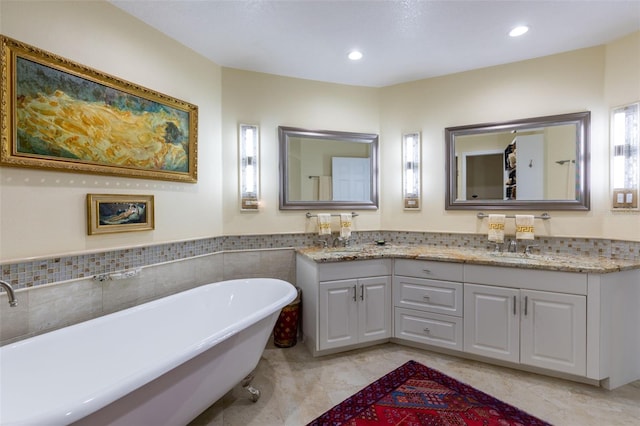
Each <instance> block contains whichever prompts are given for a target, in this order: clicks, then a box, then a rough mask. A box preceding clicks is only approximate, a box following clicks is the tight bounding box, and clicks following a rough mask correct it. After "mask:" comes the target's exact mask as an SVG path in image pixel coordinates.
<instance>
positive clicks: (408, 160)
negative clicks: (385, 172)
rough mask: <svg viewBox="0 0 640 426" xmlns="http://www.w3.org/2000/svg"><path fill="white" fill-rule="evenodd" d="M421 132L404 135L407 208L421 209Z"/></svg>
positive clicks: (404, 176)
mask: <svg viewBox="0 0 640 426" xmlns="http://www.w3.org/2000/svg"><path fill="white" fill-rule="evenodd" d="M420 159H421V149H420V133H418V132H415V133H406V134H405V135H403V136H402V176H403V179H402V180H403V182H402V194H403V198H404V209H405V210H420V207H421V205H420V194H421V193H422V190H421V182H422V178H421V174H422V173H421V171H420Z"/></svg>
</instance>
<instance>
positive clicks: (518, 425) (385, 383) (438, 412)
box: [308, 361, 549, 426]
mask: <svg viewBox="0 0 640 426" xmlns="http://www.w3.org/2000/svg"><path fill="white" fill-rule="evenodd" d="M316 425H317V426H319V425H332V426H339V425H345V426H346V425H349V426H370V425H397V426H400V425H402V426H418V425H420V426H427V425H428V426H462V425H474V426H475V425H482V426H491V425H496V426H542V425H547V426H549V423H547V422H544V421H542V420H540V419H538V418H536V417H533V416H531V415H529V414H527V413H525V412H524V411H522V410H519V409H517V408H515V407H513V406H511V405H509V404H506V403H504V402H502V401H500V400H498V399H496V398H494V397H492V396H490V395H487V394H486V393H484V392H481V391H479V390H477V389H475V388H472V387H471V386H468V385H465V384H464V383H460V382H459V381H457V380H455V379H452V378H451V377H449V376H446V375H444V374H442V373H440V372H439V371H436V370H433V369H431V368H428V367H425V366H424V365H422V364H420V363H417V362H415V361H408V362H407V363H406V364H404V365H402V366H400V367H398V368H397V369H395V370H393V371H392V372H391V373H389V374H387V375H385V376H384V377H381V378H380V379H378V380H376V381H375V382H373V383H371V384H370V385H369V386H367V387H366V388H364V389H362V390H361V391H359V392H358V393H356V394H355V395H353V396H351V397H349V398H347V399H345V400H344V401H342V402H341V403H340V404H338V405H336V406H335V407H333V408H332V409H330V410H329V411H327V412H326V413H324V414H323V415H321V416H320V417H318V418H317V419H315V420H314V421H312V422H311V423H309V425H308V426H316Z"/></svg>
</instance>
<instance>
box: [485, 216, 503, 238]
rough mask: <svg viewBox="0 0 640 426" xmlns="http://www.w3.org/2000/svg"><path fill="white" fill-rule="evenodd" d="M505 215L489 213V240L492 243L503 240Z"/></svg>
mask: <svg viewBox="0 0 640 426" xmlns="http://www.w3.org/2000/svg"><path fill="white" fill-rule="evenodd" d="M505 217H506V216H505V215H503V214H490V215H489V221H488V224H489V232H488V235H487V236H488V237H489V241H492V242H494V243H503V242H504V221H505Z"/></svg>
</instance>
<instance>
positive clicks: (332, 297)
mask: <svg viewBox="0 0 640 426" xmlns="http://www.w3.org/2000/svg"><path fill="white" fill-rule="evenodd" d="M296 270H297V285H298V286H299V287H300V288H301V289H302V332H303V339H304V342H305V344H306V345H307V347H308V348H309V350H310V351H311V352H312V354H313V355H314V356H317V355H323V354H327V353H334V352H339V351H341V350H348V349H353V348H356V347H362V346H367V345H369V344H374V343H378V342H384V341H388V340H389V339H390V337H391V324H392V321H391V303H392V302H391V271H392V261H391V260H390V259H374V260H355V261H347V262H330V263H316V262H314V261H311V260H309V259H307V258H305V257H304V256H300V255H298V256H297V265H296Z"/></svg>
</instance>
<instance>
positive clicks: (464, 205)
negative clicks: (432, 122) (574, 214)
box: [445, 111, 591, 210]
mask: <svg viewBox="0 0 640 426" xmlns="http://www.w3.org/2000/svg"><path fill="white" fill-rule="evenodd" d="M590 125H591V113H590V112H589V111H585V112H576V113H570V114H561V115H550V116H544V117H534V118H526V119H520V120H513V121H506V122H496V123H484V124H473V125H465V126H456V127H448V128H446V129H445V144H446V166H445V168H446V185H447V186H446V191H445V192H446V194H445V197H446V200H445V208H446V209H447V210H472V209H473V210H481V209H482V210H484V209H488V210H491V209H494V210H498V209H499V210H589V208H590V204H589V203H590V193H589V143H590V141H589V139H590Z"/></svg>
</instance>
